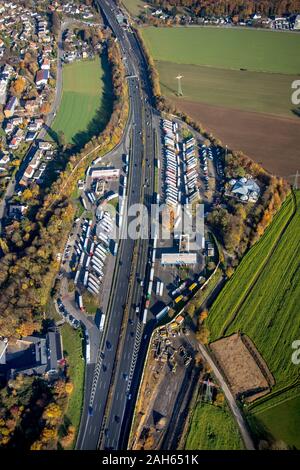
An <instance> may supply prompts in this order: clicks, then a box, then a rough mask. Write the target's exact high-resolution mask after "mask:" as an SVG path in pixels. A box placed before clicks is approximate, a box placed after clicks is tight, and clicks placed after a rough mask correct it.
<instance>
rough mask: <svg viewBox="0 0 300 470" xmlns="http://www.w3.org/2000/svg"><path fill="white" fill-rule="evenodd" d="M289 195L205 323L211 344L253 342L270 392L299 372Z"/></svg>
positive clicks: (297, 254) (299, 292)
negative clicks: (270, 379) (227, 339)
mask: <svg viewBox="0 0 300 470" xmlns="http://www.w3.org/2000/svg"><path fill="white" fill-rule="evenodd" d="M296 201H297V210H296V212H295V213H294V215H292V217H291V214H293V205H294V202H293V199H292V197H291V196H290V197H289V198H288V200H287V201H286V202H285V203H284V205H283V207H282V209H281V210H280V211H279V213H278V214H277V215H276V217H275V220H274V221H273V223H272V224H271V226H269V228H268V229H267V230H266V232H265V234H264V236H263V237H262V239H261V240H260V241H259V242H258V243H256V244H255V245H254V247H253V248H252V249H251V250H250V251H249V252H248V254H247V255H246V256H245V258H244V259H243V260H242V262H241V263H240V265H239V267H238V268H237V270H236V272H235V274H234V275H233V277H232V278H231V279H230V281H229V282H228V283H227V285H226V286H225V288H224V289H223V291H222V292H221V294H220V295H219V296H218V298H217V300H216V302H215V303H214V304H213V306H212V308H211V310H210V312H209V316H208V319H207V326H208V328H209V330H210V332H211V340H215V339H217V338H219V337H221V336H224V335H226V336H227V335H230V334H232V333H233V332H236V331H241V332H243V333H245V334H247V335H248V336H249V337H250V339H251V340H252V341H253V342H254V344H255V346H256V347H257V349H258V351H259V352H260V354H261V355H262V357H263V358H264V359H265V361H266V362H267V364H268V367H269V369H270V371H271V373H272V374H273V376H274V378H275V386H274V388H273V391H274V390H280V389H281V388H283V387H287V386H288V385H293V384H294V383H295V381H296V380H297V379H299V368H298V369H297V367H296V366H295V365H294V364H293V363H292V361H291V355H292V352H293V351H292V347H291V345H292V342H293V341H294V340H295V339H299V335H300V317H299V315H297V311H298V305H299V302H300V270H299V265H300V192H299V191H298V192H297V193H296Z"/></svg>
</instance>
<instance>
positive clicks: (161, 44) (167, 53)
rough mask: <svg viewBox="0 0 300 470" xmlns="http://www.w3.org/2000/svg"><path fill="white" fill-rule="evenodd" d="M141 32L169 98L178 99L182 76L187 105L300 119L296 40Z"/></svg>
mask: <svg viewBox="0 0 300 470" xmlns="http://www.w3.org/2000/svg"><path fill="white" fill-rule="evenodd" d="M141 31H142V34H143V37H144V39H145V42H146V45H147V47H148V48H149V51H150V52H151V54H152V56H153V58H154V60H155V61H156V65H157V68H158V71H159V76H160V82H161V88H162V92H163V94H165V95H166V96H170V97H175V95H176V93H177V80H176V76H177V75H178V74H182V75H183V79H182V88H183V94H184V96H183V98H182V99H184V100H187V101H192V102H199V103H203V104H208V105H214V106H223V107H228V108H233V109H234V108H235V109H239V110H246V111H252V112H253V111H254V112H260V113H269V114H276V115H281V116H289V117H291V118H292V117H295V119H296V116H294V114H293V112H292V106H291V83H292V82H293V80H296V79H297V76H298V74H299V72H300V59H299V55H298V54H297V50H298V48H299V46H300V38H299V37H297V36H296V35H292V34H284V35H283V34H282V33H278V32H274V33H271V32H268V31H254V30H242V29H222V28H220V29H216V28H209V27H206V28H201V27H194V28H154V27H149V28H143V29H142V30H141ZM283 36H284V37H283ZM190 44H195V45H196V44H197V45H198V46H199V47H190ZM274 96H276V100H275V99H274Z"/></svg>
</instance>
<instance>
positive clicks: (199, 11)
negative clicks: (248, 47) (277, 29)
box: [148, 0, 300, 18]
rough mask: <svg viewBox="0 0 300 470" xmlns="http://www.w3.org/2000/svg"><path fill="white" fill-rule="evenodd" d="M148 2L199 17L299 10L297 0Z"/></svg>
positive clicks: (280, 14)
mask: <svg viewBox="0 0 300 470" xmlns="http://www.w3.org/2000/svg"><path fill="white" fill-rule="evenodd" d="M148 3H150V4H151V5H153V6H154V7H156V8H163V9H164V10H168V11H170V12H171V13H172V14H173V15H174V16H175V15H176V14H178V13H180V12H181V13H184V9H188V10H190V12H191V13H192V14H193V15H195V16H199V17H205V16H235V15H238V16H239V17H241V18H249V16H251V15H253V14H254V13H260V14H263V15H265V16H272V15H277V16H282V15H283V14H293V13H297V12H299V11H300V2H299V0H290V1H287V0H149V2H148Z"/></svg>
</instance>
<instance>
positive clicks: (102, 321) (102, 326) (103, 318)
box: [99, 313, 105, 331]
mask: <svg viewBox="0 0 300 470" xmlns="http://www.w3.org/2000/svg"><path fill="white" fill-rule="evenodd" d="M104 323H105V314H104V313H102V315H101V319H100V325H99V330H100V331H103V329H104Z"/></svg>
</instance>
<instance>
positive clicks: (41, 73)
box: [35, 70, 50, 86]
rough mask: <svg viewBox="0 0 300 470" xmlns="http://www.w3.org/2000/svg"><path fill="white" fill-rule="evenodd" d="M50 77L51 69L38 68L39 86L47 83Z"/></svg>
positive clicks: (37, 83) (36, 80) (37, 78)
mask: <svg viewBox="0 0 300 470" xmlns="http://www.w3.org/2000/svg"><path fill="white" fill-rule="evenodd" d="M49 77H50V73H49V70H38V72H37V73H36V78H35V83H36V85H37V86H41V85H47V83H48V80H49Z"/></svg>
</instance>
